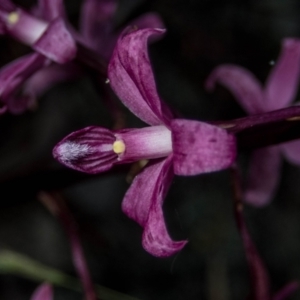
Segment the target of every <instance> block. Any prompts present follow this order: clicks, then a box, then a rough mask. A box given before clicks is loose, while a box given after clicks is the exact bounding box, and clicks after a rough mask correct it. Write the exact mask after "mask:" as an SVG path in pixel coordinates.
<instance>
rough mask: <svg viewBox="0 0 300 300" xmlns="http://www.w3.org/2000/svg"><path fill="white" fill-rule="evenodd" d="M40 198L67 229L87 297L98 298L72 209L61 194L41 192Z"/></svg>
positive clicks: (74, 260)
mask: <svg viewBox="0 0 300 300" xmlns="http://www.w3.org/2000/svg"><path fill="white" fill-rule="evenodd" d="M38 198H39V199H40V201H41V202H42V203H43V204H44V205H45V206H46V207H47V208H48V210H49V211H50V212H51V213H52V214H53V215H54V216H55V217H57V218H58V219H59V221H60V222H61V224H62V226H63V228H64V230H65V231H66V234H67V236H68V239H69V242H70V247H71V251H72V257H73V264H74V266H75V269H76V271H77V274H78V276H79V278H80V280H81V282H82V286H83V289H84V292H85V299H86V300H96V299H97V298H96V294H95V290H94V286H93V283H92V279H91V276H90V273H89V270H88V267H87V263H86V260H85V257H84V253H83V249H82V246H81V242H80V239H79V234H78V228H77V224H76V222H75V220H74V218H73V216H72V214H71V212H70V210H69V209H68V207H67V206H66V204H65V202H64V199H63V198H62V197H60V196H59V195H54V194H49V193H46V192H40V193H39V195H38Z"/></svg>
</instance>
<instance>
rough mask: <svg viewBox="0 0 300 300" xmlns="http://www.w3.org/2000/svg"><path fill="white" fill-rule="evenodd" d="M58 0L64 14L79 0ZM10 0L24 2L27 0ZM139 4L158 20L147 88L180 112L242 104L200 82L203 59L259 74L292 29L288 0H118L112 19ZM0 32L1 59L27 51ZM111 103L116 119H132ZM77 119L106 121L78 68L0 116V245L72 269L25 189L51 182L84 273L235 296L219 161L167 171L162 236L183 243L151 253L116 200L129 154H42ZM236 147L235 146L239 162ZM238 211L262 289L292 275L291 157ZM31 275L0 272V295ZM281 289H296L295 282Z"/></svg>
mask: <svg viewBox="0 0 300 300" xmlns="http://www.w3.org/2000/svg"><path fill="white" fill-rule="evenodd" d="M65 2H66V6H67V11H68V14H69V18H70V20H71V21H72V22H73V24H74V26H76V22H77V20H78V15H79V9H80V1H77V0H76V1H74V0H70V1H65ZM18 3H20V4H22V5H23V6H24V7H27V8H28V7H30V4H31V3H34V2H33V1H25V0H24V1H23V3H22V1H18ZM148 11H155V12H157V13H159V14H160V15H161V17H162V19H163V21H164V23H165V26H166V28H167V33H166V35H165V37H164V38H163V39H161V40H160V41H158V42H156V43H154V44H152V45H151V46H150V55H151V59H152V62H153V68H154V71H155V77H156V79H157V85H158V90H159V92H160V95H161V96H162V98H163V99H164V100H165V101H166V102H167V103H168V104H169V105H170V106H172V107H173V108H174V109H175V110H177V111H178V112H179V113H180V114H182V115H183V116H185V117H186V118H188V119H196V120H225V119H230V118H236V117H241V116H244V115H245V113H244V112H243V110H242V109H241V108H239V106H238V104H237V103H236V102H235V100H234V98H233V97H232V96H231V94H230V93H229V92H228V91H226V90H225V89H223V88H222V87H218V88H217V90H216V91H215V92H214V93H212V94H208V93H207V92H206V91H205V90H204V81H205V79H206V78H207V76H208V75H209V73H210V72H211V70H212V69H213V68H214V67H215V66H217V65H219V64H222V63H235V64H238V65H241V66H244V67H246V68H248V69H249V70H250V71H252V72H253V73H254V74H255V75H256V76H257V78H259V79H260V80H261V81H262V82H264V80H265V79H266V77H267V75H268V73H269V71H270V68H271V65H270V62H271V61H272V60H276V58H277V55H278V53H279V50H280V44H281V40H282V39H283V38H284V37H299V35H300V18H299V16H300V2H299V1H296V0H272V1H271V0H260V1H258V0H244V1H240V0H219V1H216V0H215V1H212V0H198V1H196V0H194V1H193V0H185V1H182V0H157V1H154V0H151V1H150V0H149V1H146V0H145V1H143V0H140V1H137V0H130V1H129V0H123V1H120V4H119V9H118V13H117V15H116V18H115V24H116V27H117V28H121V27H122V25H123V24H126V23H127V22H128V21H130V20H132V19H133V18H135V17H137V16H139V15H141V14H143V13H145V12H148ZM0 43H1V47H0V62H1V66H3V65H5V64H6V63H8V62H9V61H11V60H12V59H14V58H16V57H18V56H20V55H22V54H24V53H27V52H29V51H30V49H28V48H27V47H25V46H23V45H20V44H19V43H18V42H16V41H13V40H12V39H10V38H8V37H1V40H0ZM295 100H297V99H295ZM123 110H124V113H125V115H126V122H127V126H128V127H140V126H143V124H142V123H141V121H139V120H138V119H137V118H135V117H134V116H133V115H132V114H131V113H129V112H128V111H127V110H126V108H123ZM88 125H100V126H108V127H111V126H112V125H113V121H112V119H111V117H110V113H109V111H108V109H107V108H106V107H105V105H104V104H103V101H102V99H101V95H99V93H98V91H97V88H95V86H94V84H93V82H92V81H91V80H90V78H89V77H88V76H84V77H82V78H80V79H77V80H76V81H73V82H66V83H61V84H59V85H57V86H55V87H54V88H52V89H51V90H49V91H48V92H47V93H45V95H44V96H43V97H41V99H40V100H39V105H38V108H37V109H36V110H35V111H30V112H26V113H24V114H22V115H19V116H14V115H10V114H6V115H3V116H1V118H0V133H1V139H0V191H1V197H0V205H1V206H0V247H1V249H10V250H14V251H17V252H19V253H22V254H24V255H26V256H28V257H31V258H33V259H35V260H37V261H39V262H41V263H42V264H44V265H47V266H51V267H54V268H56V269H59V270H61V271H63V272H64V273H66V274H70V275H73V276H76V274H75V271H74V267H73V265H72V261H71V256H70V249H69V244H68V242H67V239H66V236H65V233H64V231H63V230H62V228H61V226H60V224H59V223H58V222H57V220H56V219H55V218H54V217H53V216H52V215H50V213H49V212H48V211H47V210H46V209H45V208H44V207H43V206H42V204H41V203H40V202H39V201H37V197H36V194H37V193H38V192H39V191H40V190H46V191H58V192H61V193H62V194H63V195H64V197H65V198H66V199H67V201H68V204H69V206H70V209H71V210H72V212H73V214H74V216H75V217H76V220H77V221H78V223H79V228H80V231H81V236H82V240H83V245H84V248H85V250H86V256H87V260H88V263H89V266H90V269H91V273H92V276H93V279H94V282H96V283H99V284H101V285H103V286H106V287H109V288H111V289H114V290H116V291H119V292H123V293H126V294H129V295H131V296H135V297H137V298H138V299H143V300H152V299H157V300H167V299H172V300H175V299H176V300H177V299H178V300H180V299H191V300H193V299H208V300H234V299H237V300H240V299H246V297H247V295H248V293H249V289H250V282H249V277H248V271H247V264H246V261H245V255H244V252H243V248H242V243H241V240H240V237H239V235H238V232H237V229H236V226H235V221H234V217H233V209H232V191H231V186H230V181H231V179H230V172H229V171H222V172H218V173H212V174H206V175H199V176H195V177H175V179H174V181H173V184H172V186H171V189H170V191H169V193H168V195H167V198H166V201H165V205H164V212H165V216H166V219H167V224H168V228H169V231H170V233H171V235H172V237H173V238H174V239H186V238H187V239H188V240H189V243H188V245H187V246H186V247H185V248H184V249H183V250H182V251H181V252H180V253H178V254H177V255H175V256H173V257H170V258H166V259H160V258H155V257H152V256H151V255H149V254H148V253H146V252H145V251H144V250H143V249H142V246H141V235H142V230H141V228H140V227H139V226H138V225H137V224H136V223H134V222H133V221H131V220H129V219H128V218H127V217H126V216H125V215H123V214H122V212H121V201H122V197H123V195H124V193H125V191H126V189H127V188H128V186H129V185H128V183H127V182H126V176H127V174H128V171H129V166H127V167H126V166H125V167H123V168H117V169H116V170H115V171H113V172H108V173H107V174H100V175H97V176H87V175H83V174H79V173H78V172H75V171H71V170H67V169H66V168H65V167H63V166H61V165H59V164H58V163H57V162H55V161H54V159H53V158H52V156H51V151H52V148H53V146H54V145H55V144H56V143H57V142H58V141H59V140H60V139H61V138H62V137H64V136H65V135H66V134H68V133H70V132H72V131H74V130H77V129H80V128H82V127H84V126H88ZM248 154H249V153H240V155H239V162H240V164H241V165H242V166H246V165H247V161H248ZM141 201H142V199H141ZM246 219H247V223H248V225H249V228H250V232H251V234H252V236H253V239H254V241H255V243H256V244H257V247H258V250H259V252H260V254H261V256H262V258H263V260H264V261H265V263H266V266H267V269H268V271H269V273H270V278H271V284H272V290H273V292H276V291H277V290H278V289H280V288H281V287H282V286H283V285H285V284H286V283H288V282H290V281H292V280H295V279H300V232H299V231H300V169H299V167H297V166H293V165H290V164H289V163H287V162H284V166H283V169H282V180H281V183H280V186H279V189H278V193H277V195H276V197H275V199H274V201H273V202H272V204H271V205H270V206H268V207H265V208H262V209H255V208H252V207H246ZM37 284H38V283H37V282H34V281H32V280H29V279H25V278H22V277H19V276H15V275H9V274H0V299H1V300H11V299H14V300H23V299H29V297H30V295H31V294H32V292H33V290H34V288H35V287H36V286H37ZM55 294H56V298H57V299H81V298H82V297H81V295H80V294H79V293H75V292H73V291H70V290H67V289H63V288H55ZM56 298H55V299H56ZM291 299H300V292H298V293H297V294H295V295H294V297H292V298H291Z"/></svg>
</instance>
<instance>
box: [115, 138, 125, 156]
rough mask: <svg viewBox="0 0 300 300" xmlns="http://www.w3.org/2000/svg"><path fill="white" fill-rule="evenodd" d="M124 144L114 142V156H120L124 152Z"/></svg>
mask: <svg viewBox="0 0 300 300" xmlns="http://www.w3.org/2000/svg"><path fill="white" fill-rule="evenodd" d="M125 148H126V147H125V144H124V143H123V142H122V141H115V142H114V143H113V150H114V152H115V153H116V154H121V153H123V152H124V151H125Z"/></svg>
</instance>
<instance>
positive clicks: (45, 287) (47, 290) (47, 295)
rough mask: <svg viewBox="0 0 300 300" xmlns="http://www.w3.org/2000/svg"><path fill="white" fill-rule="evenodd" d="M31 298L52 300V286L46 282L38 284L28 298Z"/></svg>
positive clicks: (32, 299) (33, 299)
mask: <svg viewBox="0 0 300 300" xmlns="http://www.w3.org/2000/svg"><path fill="white" fill-rule="evenodd" d="M30 299H31V300H52V299H53V291H52V287H51V285H50V284H48V283H44V284H42V285H40V286H39V287H38V288H37V289H36V290H35V292H34V294H33V295H32V296H31V298H30Z"/></svg>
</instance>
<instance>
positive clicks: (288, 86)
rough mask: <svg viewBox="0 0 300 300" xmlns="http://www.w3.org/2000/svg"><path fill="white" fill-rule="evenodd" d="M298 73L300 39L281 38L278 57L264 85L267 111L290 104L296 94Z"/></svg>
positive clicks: (299, 66)
mask: <svg viewBox="0 0 300 300" xmlns="http://www.w3.org/2000/svg"><path fill="white" fill-rule="evenodd" d="M299 75H300V39H292V38H287V39H284V40H283V43H282V50H281V53H280V57H279V58H278V61H277V62H276V65H275V66H274V67H273V70H272V72H271V74H270V75H269V77H268V80H267V83H266V86H265V98H266V99H265V101H266V107H267V109H266V110H267V111H269V110H275V109H280V108H283V107H285V106H287V105H288V104H290V103H291V102H292V101H293V99H294V98H295V96H296V93H297V90H298V85H299Z"/></svg>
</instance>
